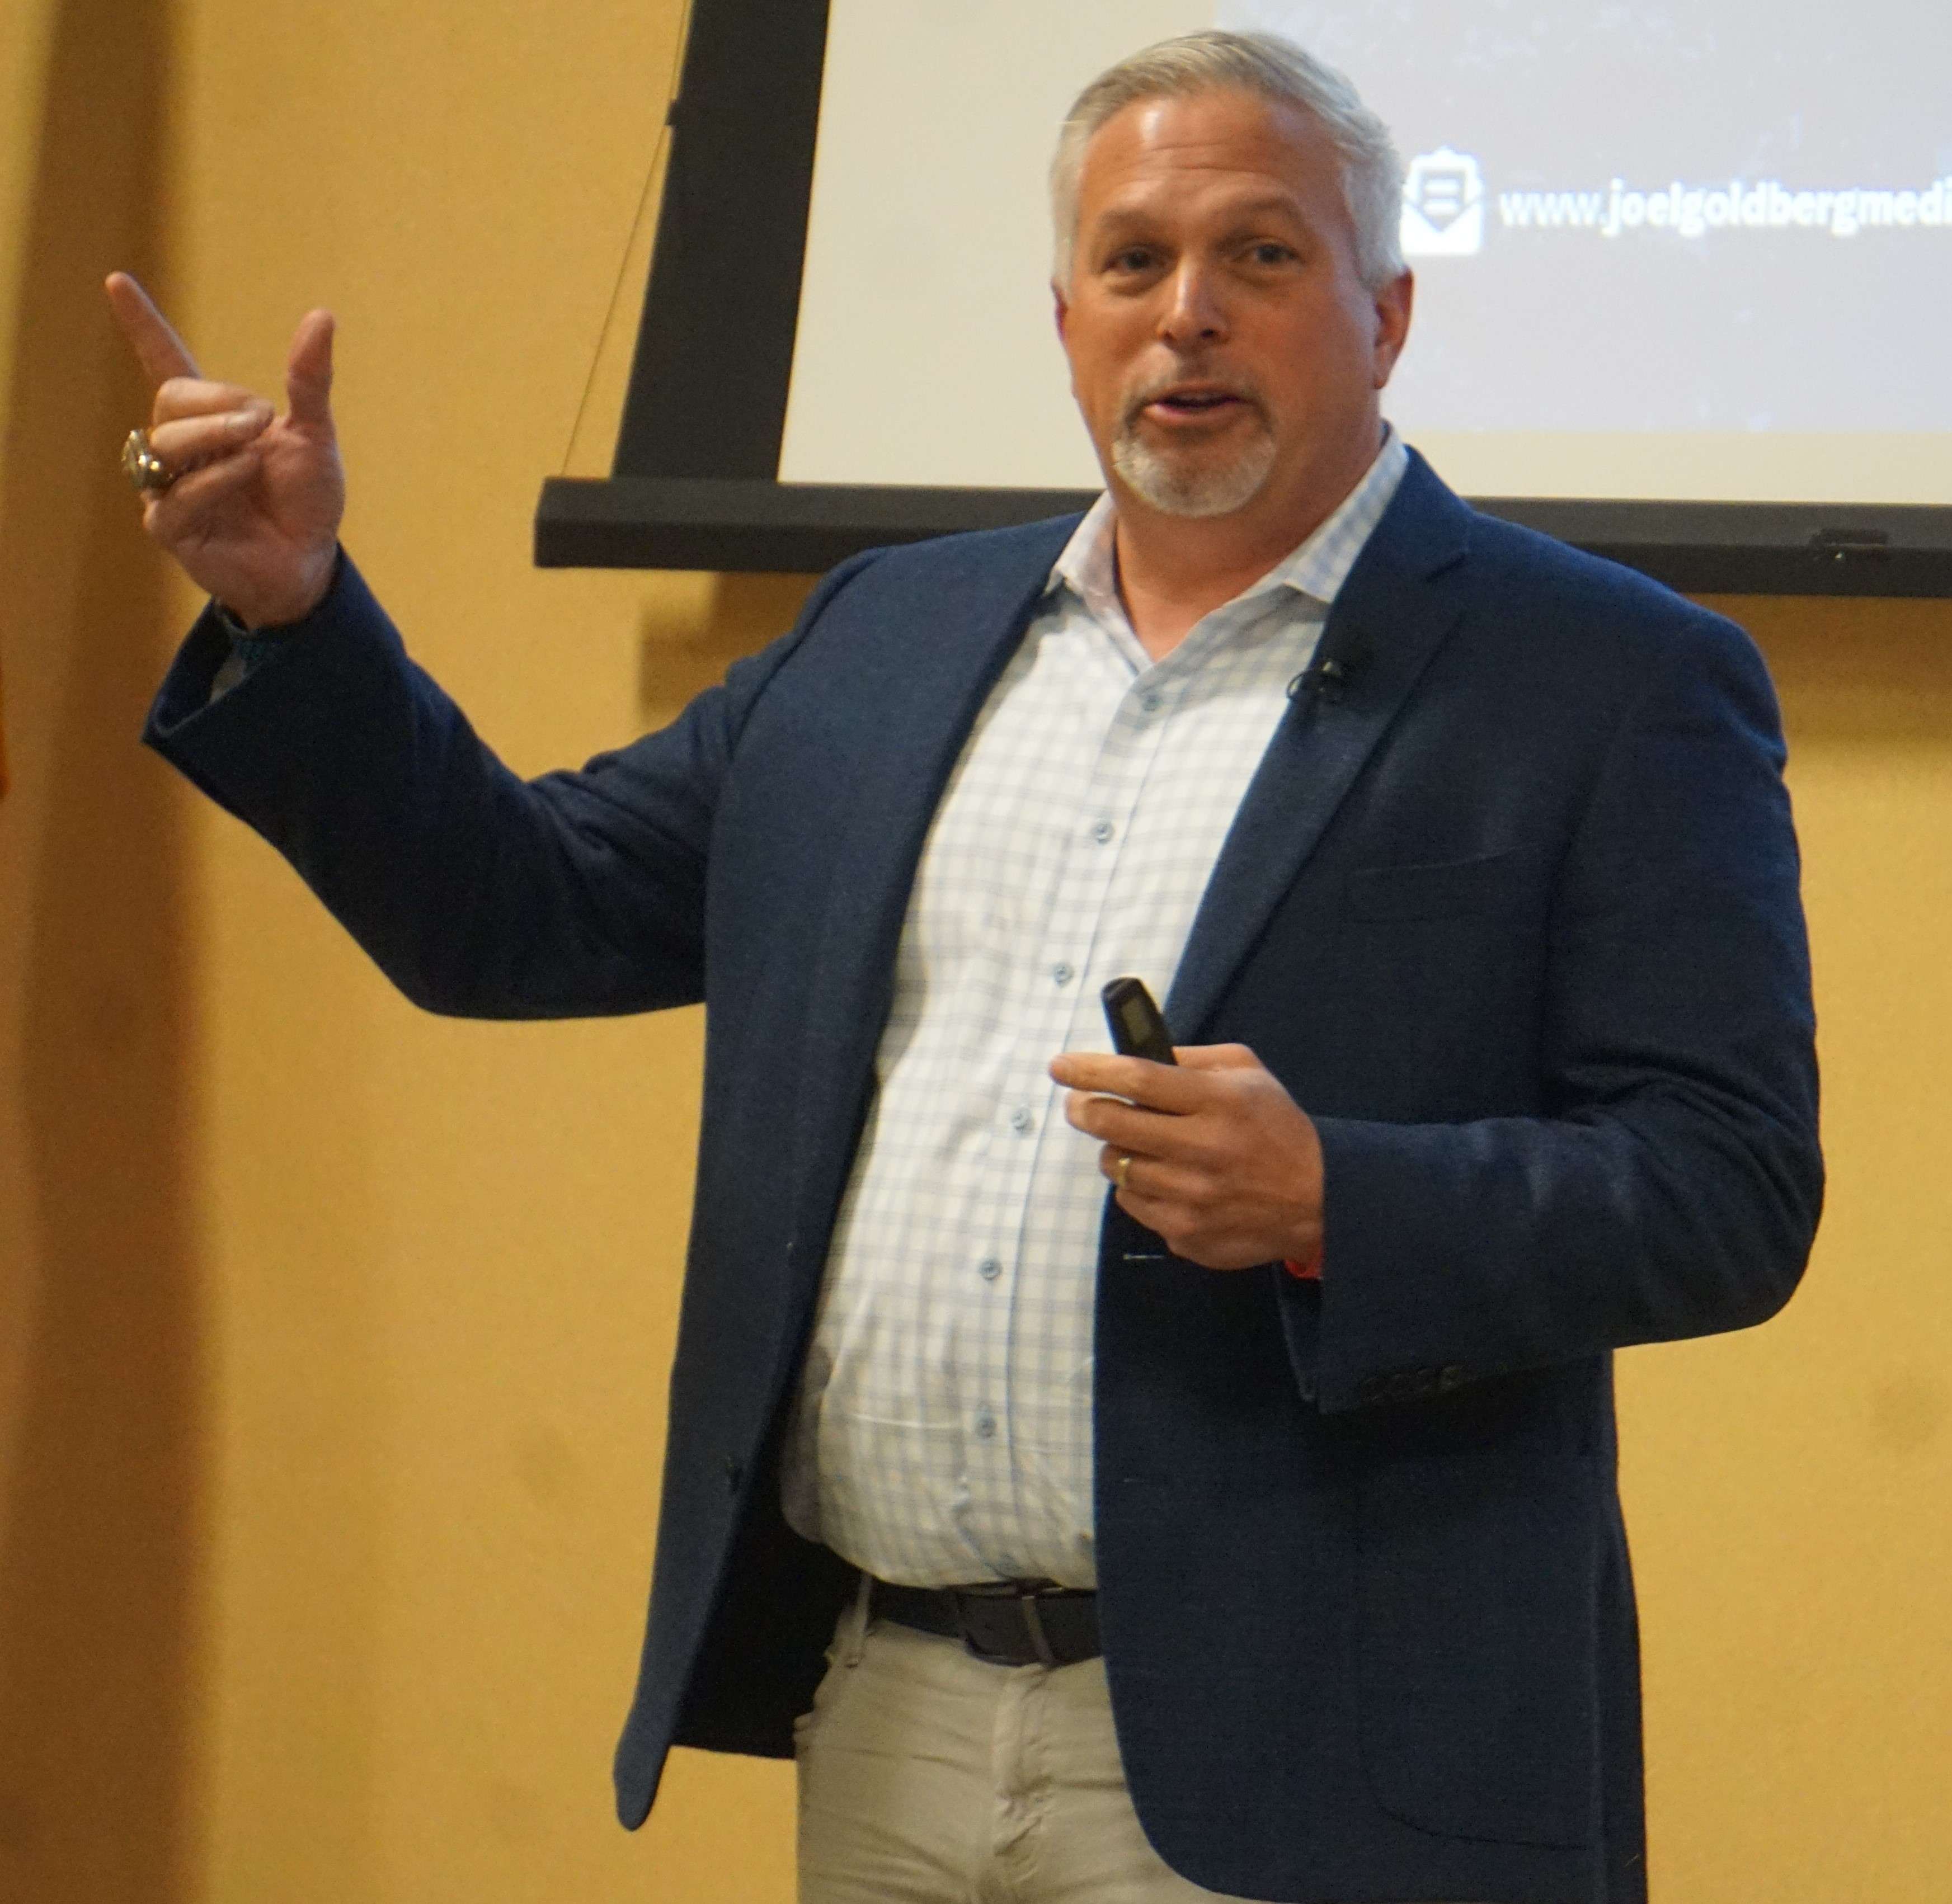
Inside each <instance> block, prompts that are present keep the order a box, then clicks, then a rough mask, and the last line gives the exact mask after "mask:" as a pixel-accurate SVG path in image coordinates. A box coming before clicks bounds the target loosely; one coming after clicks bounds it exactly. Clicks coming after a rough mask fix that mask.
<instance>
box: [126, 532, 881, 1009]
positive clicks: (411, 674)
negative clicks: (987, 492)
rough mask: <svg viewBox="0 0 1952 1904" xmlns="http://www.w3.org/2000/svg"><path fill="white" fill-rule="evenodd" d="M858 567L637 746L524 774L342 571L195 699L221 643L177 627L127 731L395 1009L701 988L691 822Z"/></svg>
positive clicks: (701, 862) (559, 1001)
mask: <svg viewBox="0 0 1952 1904" xmlns="http://www.w3.org/2000/svg"><path fill="white" fill-rule="evenodd" d="M870 559H871V556H870V557H862V558H856V561H853V562H852V563H849V564H845V565H843V567H841V568H840V569H837V570H836V571H834V574H832V575H831V576H829V577H827V580H826V581H825V582H824V583H823V584H822V585H821V587H820V588H819V589H817V590H816V591H815V594H814V596H813V597H812V599H811V600H810V601H809V603H808V605H807V607H806V610H805V611H804V612H803V613H802V615H801V617H800V618H799V622H798V624H796V627H795V628H794V629H793V632H792V633H790V634H788V635H787V636H784V637H783V638H782V639H780V640H779V641H777V642H774V643H773V644H772V645H771V646H770V647H769V648H768V649H765V650H764V651H763V652H761V653H760V654H759V655H755V656H752V657H750V658H747V659H745V660H742V661H739V662H737V663H735V664H734V666H733V667H732V668H731V670H730V672H729V673H728V674H727V678H726V680H725V682H724V685H723V686H719V687H715V688H712V689H708V690H707V691H706V692H705V693H703V694H702V695H700V696H699V697H698V698H697V699H696V700H695V701H693V702H692V703H691V705H690V706H689V707H687V708H686V709H685V711H684V713H683V714H681V715H680V717H679V718H678V719H677V721H674V723H672V724H671V726H669V727H666V728H665V729H663V730H661V731H659V732H658V733H653V734H649V735H647V736H645V737H644V738H643V739H640V740H639V741H637V742H636V743H633V745H631V746H627V747H624V748H621V749H618V750H617V751H616V752H612V753H606V754H602V755H598V756H597V757H596V758H595V759H593V760H592V761H590V762H589V763H588V764H587V765H586V766H585V767H584V768H583V769H582V770H581V771H580V772H574V773H555V774H545V775H543V777H540V779H537V780H529V781H524V780H522V779H521V778H520V777H518V775H516V774H514V773H512V772H511V771H509V769H508V768H506V767H505V766H504V765H503V764H502V762H501V761H499V759H498V758H496V755H495V754H494V753H493V751H492V750H491V749H490V748H488V747H487V746H486V745H485V744H484V743H483V742H482V741H481V740H480V739H479V738H478V736H477V735H476V734H475V733H474V730H473V728H472V727H470V726H469V724H468V721H467V719H466V718H465V716H464V715H463V714H462V713H461V710H460V709H459V708H458V707H456V706H455V704H454V703H453V702H452V701H451V700H450V699H449V698H448V697H447V696H446V694H444V693H443V692H442V691H441V689H440V687H439V686H437V685H436V683H434V682H433V680H431V679H430V677H428V676H427V674H425V673H424V672H423V671H421V669H420V668H418V667H416V666H415V665H414V664H413V662H412V661H410V660H409V659H408V657H407V655H406V652H405V648H404V646H402V642H401V640H400V637H399V634H398V633H397V632H396V630H395V629H394V627H393V624H392V623H391V621H389V619H388V618H387V617H386V614H385V613H384V611H383V610H382V609H381V608H380V606H379V605H378V603H377V602H376V601H375V600H374V598H373V596H372V595H371V592H369V591H368V589H367V587H366V585H365V583H364V581H363V580H361V577H360V576H359V574H358V571H356V570H355V568H354V567H352V564H351V563H350V562H349V561H347V560H346V559H345V558H343V557H342V558H341V559H340V563H339V571H338V573H337V574H336V577H335V579H334V581H333V586H332V588H331V590H330V592H329V593H328V595H327V598H326V599H325V601H324V602H323V603H322V604H321V606H320V608H318V611H316V612H315V613H314V615H313V616H312V617H311V618H310V619H309V620H308V621H306V622H305V623H302V624H299V625H298V626H297V627H295V628H294V629H293V630H292V633H290V634H289V635H288V636H285V637H283V639H281V640H280V643H279V646H278V651H277V653H276V654H274V655H272V656H271V657H270V658H267V659H265V660H264V661H261V664H259V665H258V666H256V667H253V668H252V670H251V671H249V674H247V675H246V677H245V678H244V679H242V680H240V681H239V682H238V683H237V684H236V686H233V687H231V688H230V689H228V690H227V692H226V693H223V694H221V695H220V696H217V698H216V699H214V700H213V699H211V685H212V683H213V682H214V680H215V677H216V675H217V670H218V669H219V668H220V667H221V666H222V665H223V663H224V661H225V660H226V659H227V658H228V656H229V655H230V642H229V641H228V639H227V637H226V636H225V634H224V630H223V628H222V627H221V624H220V622H219V621H218V619H217V614H216V613H215V611H214V609H213V610H210V611H206V612H205V614H204V615H203V617H202V618H201V619H200V620H199V621H198V623H197V624H196V627H194V628H192V630H191V631H190V633H189V637H188V638H187V639H186V641H185V642H184V644H183V648H182V649H181V651H180V652H179V654H178V655H177V658H176V660H175V662H174V664H173V665H172V667H171V668H170V671H169V674H168V675H167V677H166V678H165V680H164V683H163V685H162V687H161V691H160V692H159V693H158V696H157V698H156V700H155V705H154V706H153V707H152V709H151V711H150V715H149V724H148V726H147V727H146V728H145V731H144V734H143V739H144V740H145V742H146V743H148V744H149V746H152V747H153V748H155V749H156V751H157V752H159V753H160V754H161V755H163V757H164V758H165V759H167V760H168V761H170V762H171V763H172V764H174V765H175V766H176V767H177V768H179V769H180V771H182V772H183V773H184V774H186V775H187V776H188V777H189V779H190V780H192V781H194V782H195V783H196V785H197V786H199V787H200V788H202V790H203V791H204V792H205V793H207V794H208V795H209V796H210V797H211V799H214V800H215V801H216V802H217V804H218V805H221V806H222V807H224V808H225V809H226V810H227V811H229V812H230V813H233V814H235V815H236V817H237V818H239V819H241V820H242V821H244V822H245V823H246V824H247V825H249V826H250V827H253V828H254V829H255V830H256V831H257V832H258V833H261V834H262V835H263V836H264V838H265V839H267V840H268V841H269V842H270V843H271V845H272V846H275V847H276V848H277V850H278V851H279V852H281V853H282V854H283V855H284V856H285V857H286V858H287V859H288V860H289V861H291V863H292V865H293V866H294V867H295V868H296V869H297V871H298V872H299V875H300V877H302V878H303V879H304V880H305V883H306V884H307V885H308V886H310V887H311V889H312V890H313V891H314V893H317V894H318V896H319V898H320V899H322V900H323V901H324V902H325V904H326V905H327V907H328V908H330V911H331V912H332V913H333V916H334V917H335V918H337V919H338V920H339V921H340V923H341V924H343V925H344V926H345V927H346V929H347V930H349V931H350V932H351V933H352V935H353V936H354V937H355V939H358V942H359V943H360V944H361V946H364V948H365V949H366V950H367V952H369V953H370V954H371V955H372V957H373V958H374V961H376V962H377V964H378V965H379V966H380V969H381V970H382V971H384V972H385V973H386V975H387V977H389V978H390V979H391V980H393V983H395V984H396V985H397V986H399V988H400V990H402V992H403V993H405V994H406V996H408V998H409V999H412V1000H413V1002H414V1003H415V1004H417V1005H421V1006H424V1008H426V1009H427V1010H428V1011H439V1012H444V1013H449V1014H454V1015H465V1016H468V1017H473V1018H558V1017H571V1016H581V1015H599V1014H603V1013H609V1012H621V1011H642V1010H645V1009H648V1008H652V1007H656V1006H662V1005H681V1004H687V1003H690V1002H695V1001H696V1000H697V999H699V998H701V997H702V996H703V992H704V914H705V868H706V861H707V857H708V854H709V848H710V843H711V836H712V821H713V816H714V814H715V811H716V809H717V806H718V798H719V795H720V793H721V789H722V787H723V786H724V782H725V779H726V776H727V773H728V771H730V767H731V764H732V761H733V758H734V753H735V751H736V749H737V746H738V743H739V737H740V732H741V730H742V729H743V726H744V724H745V721H746V718H747V716H748V715H749V713H750V711H751V709H752V705H753V704H754V702H755V700H756V699H757V698H758V697H759V695H760V694H762V693H763V692H764V691H765V687H766V685H767V683H768V681H770V680H771V678H772V677H773V675H774V673H775V672H776V671H777V669H778V668H779V667H780V665H781V664H782V663H783V662H784V661H785V659H786V658H787V656H788V655H790V653H791V652H793V649H794V647H795V646H796V645H797V644H798V642H799V641H800V640H801V639H803V638H804V636H805V635H806V632H807V631H808V630H809V628H810V627H812V625H813V624H814V622H815V620H816V619H817V618H818V615H819V614H820V612H821V609H822V608H824V605H826V603H827V602H828V601H830V600H831V599H832V598H833V596H834V594H835V593H836V592H837V591H838V590H839V589H840V588H842V587H843V586H845V585H846V582H847V580H849V577H851V576H852V574H855V573H856V572H857V571H858V570H859V567H861V566H862V564H863V563H864V562H865V561H868V560H870Z"/></svg>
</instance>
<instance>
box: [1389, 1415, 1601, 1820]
mask: <svg viewBox="0 0 1952 1904" xmlns="http://www.w3.org/2000/svg"><path fill="white" fill-rule="evenodd" d="M1600 1485H1601V1480H1600V1474H1599V1473H1598V1471H1597V1469H1596V1468H1594V1466H1593V1465H1591V1464H1590V1463H1588V1462H1583V1461H1581V1460H1580V1459H1578V1458H1577V1457H1575V1456H1572V1455H1548V1454H1543V1453H1538V1454H1531V1455H1525V1456H1516V1455H1511V1454H1506V1453H1499V1454H1496V1455H1493V1454H1489V1453H1484V1452H1466V1453H1463V1454H1441V1455H1418V1456H1414V1457H1411V1458H1405V1459H1402V1460H1399V1461H1395V1462H1387V1463H1386V1464H1384V1465H1382V1466H1381V1467H1379V1468H1377V1469H1376V1470H1375V1471H1372V1473H1370V1474H1368V1475H1366V1476H1365V1477H1364V1478H1363V1480H1362V1483H1361V1484H1360V1491H1359V1496H1358V1509H1357V1548H1356V1552H1357V1576H1356V1578H1357V1596H1358V1597H1357V1607H1358V1616H1359V1637H1358V1640H1357V1648H1358V1652H1357V1659H1358V1670H1359V1675H1360V1681H1361V1687H1362V1692H1361V1699H1362V1759H1363V1765H1364V1768H1365V1771H1366V1772H1367V1773H1368V1775H1369V1784H1370V1788H1371V1790H1372V1791H1373V1792H1374V1793H1375V1796H1376V1799H1377V1802H1378V1803H1379V1804H1380V1805H1381V1806H1383V1807H1384V1809H1385V1810H1387V1811H1389V1812H1393V1813H1394V1814H1395V1815H1396V1816H1397V1817H1398V1818H1402V1819H1403V1820H1405V1821H1407V1822H1408V1823H1409V1824H1413V1825H1416V1826H1418V1827H1420V1828H1421V1829H1422V1830H1424V1831H1435V1832H1440V1833H1441V1834H1444V1835H1445V1836H1447V1837H1458V1838H1474V1839H1478V1840H1491V1841H1492V1842H1494V1843H1509V1844H1535V1845H1559V1846H1571V1845H1579V1844H1584V1843H1587V1842H1588V1841H1589V1840H1591V1838H1592V1837H1594V1834H1595V1832H1596V1831H1597V1818H1598V1797H1599V1791H1600V1770H1601V1768H1600V1762H1599V1755H1600V1738H1601V1736H1602V1730H1601V1727H1600V1712H1599V1696H1598V1690H1597V1658H1598V1631H1597V1621H1598V1613H1599V1606H1598V1596H1599V1571H1600V1509H1599V1502H1598V1490H1599V1488H1600Z"/></svg>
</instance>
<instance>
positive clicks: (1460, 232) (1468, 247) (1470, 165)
mask: <svg viewBox="0 0 1952 1904" xmlns="http://www.w3.org/2000/svg"><path fill="white" fill-rule="evenodd" d="M1483 247H1484V174H1482V173H1481V172H1480V171H1479V170H1478V161H1476V160H1475V158H1472V156H1471V155H1470V154H1469V152H1453V151H1452V150H1451V149H1450V147H1449V146H1448V145H1440V146H1438V147H1437V150H1436V151H1435V152H1419V154H1418V155H1416V158H1413V159H1412V160H1411V161H1410V164H1409V173H1408V174H1407V175H1406V177H1405V178H1404V180H1403V255H1404V256H1405V257H1406V258H1469V256H1470V255H1472V253H1473V252H1477V251H1480V250H1481V249H1483Z"/></svg>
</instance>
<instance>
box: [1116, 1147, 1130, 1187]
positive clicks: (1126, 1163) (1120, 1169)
mask: <svg viewBox="0 0 1952 1904" xmlns="http://www.w3.org/2000/svg"><path fill="white" fill-rule="evenodd" d="M1131 1174H1132V1153H1131V1152H1130V1151H1127V1152H1125V1155H1123V1156H1121V1158H1119V1159H1118V1161H1117V1162H1116V1163H1115V1164H1114V1165H1112V1182H1113V1183H1115V1184H1116V1185H1117V1186H1118V1188H1119V1189H1120V1190H1123V1189H1124V1188H1125V1179H1126V1178H1127V1177H1129V1176H1131Z"/></svg>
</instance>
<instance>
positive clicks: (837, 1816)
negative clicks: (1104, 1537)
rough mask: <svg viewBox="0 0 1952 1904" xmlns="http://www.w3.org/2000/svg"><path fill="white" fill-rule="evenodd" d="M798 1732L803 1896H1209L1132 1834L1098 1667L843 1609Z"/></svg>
mask: <svg viewBox="0 0 1952 1904" xmlns="http://www.w3.org/2000/svg"><path fill="white" fill-rule="evenodd" d="M830 1657H831V1662H832V1663H831V1665H830V1666H829V1667H828V1669H827V1676H826V1677H825V1678H824V1680H821V1686H820V1690H819V1691H818V1693H816V1694H815V1696H814V1703H813V1710H812V1712H809V1713H808V1714H806V1715H805V1717H803V1718H802V1719H800V1720H799V1722H798V1726H797V1728H796V1734H797V1746H798V1757H799V1882H800V1892H799V1894H800V1900H801V1904H1087V1900H1088V1904H1111V1901H1112V1900H1115V1904H1196V1901H1197V1900H1200V1899H1204V1900H1206V1904H1212V1900H1213V1899H1215V1898H1216V1897H1218V1896H1219V1895H1220V1893H1218V1892H1215V1891H1208V1890H1201V1889H1200V1887H1199V1886H1198V1885H1197V1884H1188V1883H1187V1881H1186V1880H1185V1879H1184V1878H1183V1877H1180V1876H1178V1874H1176V1873H1175V1872H1174V1871H1170V1870H1168V1868H1166V1866H1165V1865H1164V1864H1163V1863H1162V1862H1160V1859H1159V1854H1158V1853H1157V1852H1155V1851H1154V1850H1153V1848H1152V1846H1150V1845H1149V1844H1148V1843H1146V1840H1145V1834H1143V1832H1142V1831H1140V1829H1139V1821H1138V1819H1137V1817H1136V1816H1135V1815H1134V1813H1133V1811H1132V1802H1131V1799H1130V1797H1128V1796H1127V1793H1126V1790H1125V1773H1124V1771H1123V1770H1122V1769H1121V1767H1120V1765H1119V1763H1118V1742H1117V1740H1115V1738H1114V1737H1113V1736H1112V1705H1111V1700H1110V1698H1109V1695H1108V1694H1107V1693H1106V1686H1105V1666H1104V1662H1103V1661H1102V1660H1097V1659H1090V1660H1086V1661H1084V1662H1081V1663H1080V1664H1079V1665H1075V1666H1060V1667H1058V1668H1055V1669H1052V1668H1046V1667H1043V1666H992V1665H986V1664H984V1662H982V1661H981V1660H980V1659H972V1658H971V1656H970V1655H969V1654H968V1652H966V1651H965V1649H964V1648H963V1646H962V1642H961V1641H960V1640H946V1639H941V1638H938V1637H937V1636H936V1635H934V1634H928V1633H917V1632H915V1631H913V1630H911V1629H910V1628H909V1627H902V1626H897V1625H896V1624H893V1622H892V1621H877V1622H876V1623H875V1624H874V1625H873V1626H871V1627H867V1628H866V1629H865V1630H863V1609H862V1606H861V1605H859V1603H857V1604H856V1605H854V1606H852V1607H851V1608H849V1610H848V1611H847V1612H846V1613H844V1614H843V1615H842V1616H841V1620H840V1629H839V1630H838V1631H837V1633H836V1634H835V1636H834V1651H833V1652H832V1654H831V1655H830Z"/></svg>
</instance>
